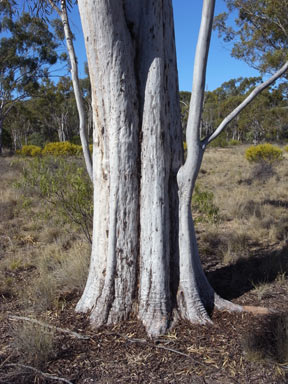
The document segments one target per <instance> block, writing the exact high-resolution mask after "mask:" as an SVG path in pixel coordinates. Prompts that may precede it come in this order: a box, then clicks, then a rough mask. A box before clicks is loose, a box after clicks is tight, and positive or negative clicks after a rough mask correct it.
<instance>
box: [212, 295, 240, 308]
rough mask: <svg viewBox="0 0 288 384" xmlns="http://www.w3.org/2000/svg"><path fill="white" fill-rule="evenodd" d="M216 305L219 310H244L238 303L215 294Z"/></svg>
mask: <svg viewBox="0 0 288 384" xmlns="http://www.w3.org/2000/svg"><path fill="white" fill-rule="evenodd" d="M214 305H215V308H216V309H218V310H219V311H229V312H243V310H244V309H243V307H242V306H241V305H238V304H234V303H232V301H228V300H225V299H222V297H220V296H218V295H217V294H215V296H214Z"/></svg>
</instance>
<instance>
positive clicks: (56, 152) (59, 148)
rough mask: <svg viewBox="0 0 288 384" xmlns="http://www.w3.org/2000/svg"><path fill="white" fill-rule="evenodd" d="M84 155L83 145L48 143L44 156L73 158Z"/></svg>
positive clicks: (65, 142) (44, 149)
mask: <svg viewBox="0 0 288 384" xmlns="http://www.w3.org/2000/svg"><path fill="white" fill-rule="evenodd" d="M81 153H82V147H81V145H76V144H72V143H70V142H69V141H64V142H55V143H48V144H46V145H45V147H44V148H43V151H42V154H43V155H52V156H73V155H79V154H81Z"/></svg>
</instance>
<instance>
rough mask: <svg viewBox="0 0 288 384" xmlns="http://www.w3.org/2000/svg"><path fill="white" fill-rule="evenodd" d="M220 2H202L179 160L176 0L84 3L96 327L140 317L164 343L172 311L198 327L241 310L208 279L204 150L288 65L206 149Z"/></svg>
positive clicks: (91, 293)
mask: <svg viewBox="0 0 288 384" xmlns="http://www.w3.org/2000/svg"><path fill="white" fill-rule="evenodd" d="M214 5H215V0H204V1H203V12H202V21H201V27H200V33H199V38H198V44H197V50H196V55H195V57H196V60H195V64H194V76H193V90H192V97H191V102H190V111H189V118H188V124H187V134H186V140H187V159H186V161H185V163H184V164H183V149H182V129H181V123H180V108H179V99H178V95H179V93H178V80H177V67H176V54H175V44H174V29H173V28H174V27H173V14H172V5H171V0H162V2H158V1H151V0H143V1H141V2H140V1H135V0H122V1H119V0H79V9H80V16H81V20H82V26H83V32H84V38H85V44H86V51H87V57H88V65H89V75H90V80H91V91H92V108H93V121H94V130H93V144H94V151H93V164H94V166H93V183H94V222H93V241H92V255H91V264H90V270H89V276H88V281H87V284H86V288H85V291H84V293H83V295H82V297H81V299H80V301H79V303H78V305H77V308H76V309H77V310H78V311H84V312H86V311H89V310H91V322H92V324H93V325H94V326H100V325H102V324H109V323H115V322H117V321H119V320H123V319H126V318H127V317H128V316H129V314H130V313H131V312H132V311H135V312H136V313H137V315H138V317H139V318H140V319H141V321H142V322H143V324H144V326H145V328H146V331H147V333H148V334H149V335H150V336H157V335H160V334H163V333H164V332H166V330H167V329H168V327H169V325H170V324H171V321H172V318H173V312H174V311H173V310H174V309H175V308H176V309H177V310H178V313H179V314H180V316H181V317H182V318H185V319H187V320H189V321H193V322H198V323H205V322H209V321H210V319H209V316H208V313H209V311H210V310H212V309H213V307H216V308H218V309H224V308H225V309H229V310H237V311H241V310H243V308H242V307H241V306H238V305H234V304H233V303H230V302H227V301H226V300H223V299H221V298H220V297H219V296H217V295H216V294H215V292H214V290H213V288H212V287H211V286H210V284H209V282H208V280H207V278H206V276H205V274H204V272H203V269H202V266H201V262H200V258H199V253H198V248H197V242H196V236H195V230H194V224H193V219H192V215H191V198H192V193H193V189H194V186H195V181H196V178H197V176H198V172H199V169H200V166H201V162H202V158H203V154H204V151H205V148H206V145H207V144H208V143H210V142H211V141H212V140H213V139H215V138H216V137H217V136H218V135H219V134H220V133H221V132H222V130H223V129H224V127H225V126H226V125H227V124H228V123H229V122H230V121H231V120H232V119H233V118H234V117H236V116H237V115H238V114H239V112H240V111H241V110H242V109H243V108H244V107H245V106H246V105H248V104H249V103H250V102H251V101H252V99H253V98H254V97H255V96H256V95H257V94H258V93H259V92H261V90H262V89H265V87H267V86H268V84H270V83H271V81H272V80H273V79H274V80H275V79H276V78H277V76H278V77H279V76H280V75H281V73H284V71H285V70H286V69H287V67H288V63H287V64H286V65H285V66H283V68H281V69H280V70H279V71H278V72H277V73H276V74H275V75H274V76H273V77H272V78H271V79H269V80H267V81H266V82H265V83H263V84H262V85H261V86H258V87H257V88H255V90H254V91H253V92H252V93H251V95H249V96H248V97H247V98H246V99H245V100H244V101H243V102H242V103H241V104H240V105H239V106H238V107H237V108H236V109H235V110H234V111H233V112H231V113H230V114H229V115H228V116H227V117H226V118H225V119H224V120H223V122H222V123H221V124H220V126H219V127H218V128H217V129H216V131H215V132H214V133H212V134H211V135H210V136H209V137H207V138H205V139H204V140H202V141H201V140H200V121H201V114H202V106H203V96H204V87H205V72H206V64H207V56H208V50H209V43H210V36H211V28H212V21H213V13H214Z"/></svg>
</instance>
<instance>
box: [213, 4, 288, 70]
mask: <svg viewBox="0 0 288 384" xmlns="http://www.w3.org/2000/svg"><path fill="white" fill-rule="evenodd" d="M225 2H226V4H227V8H228V11H229V12H224V13H222V14H220V15H218V16H217V17H216V18H215V28H216V29H217V30H218V32H219V34H220V35H222V36H223V37H224V39H225V40H226V41H230V42H232V43H233V49H232V56H234V57H235V58H238V59H241V60H244V61H245V62H247V63H248V64H249V65H251V66H252V67H254V68H256V69H259V70H260V71H261V72H271V71H274V70H275V69H278V68H280V67H281V65H282V64H283V62H284V61H286V60H287V54H288V19H287V14H288V1H287V0H265V1H263V0H225ZM231 12H236V14H237V17H236V19H235V23H230V22H229V15H230V14H231ZM232 25H233V26H232Z"/></svg>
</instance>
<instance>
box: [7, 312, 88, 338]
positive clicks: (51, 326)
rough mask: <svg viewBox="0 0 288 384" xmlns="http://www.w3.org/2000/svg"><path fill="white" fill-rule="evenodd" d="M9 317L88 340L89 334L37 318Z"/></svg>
mask: <svg viewBox="0 0 288 384" xmlns="http://www.w3.org/2000/svg"><path fill="white" fill-rule="evenodd" d="M9 319H10V320H12V321H29V322H30V323H33V324H38V325H40V326H41V327H44V328H49V329H52V330H56V331H58V332H61V333H66V334H68V335H70V336H72V337H75V338H76V339H80V340H89V339H90V336H87V335H81V334H80V333H77V332H74V331H70V329H66V328H59V327H56V326H55V325H50V324H47V323H43V322H42V321H39V320H36V319H31V318H30V317H24V316H14V315H10V316H9Z"/></svg>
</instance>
